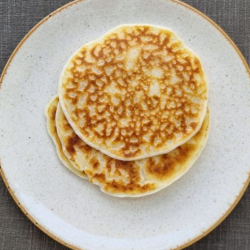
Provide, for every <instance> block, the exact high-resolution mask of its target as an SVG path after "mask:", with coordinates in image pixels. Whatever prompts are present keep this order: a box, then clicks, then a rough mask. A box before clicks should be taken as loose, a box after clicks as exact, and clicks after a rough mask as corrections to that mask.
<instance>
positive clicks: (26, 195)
mask: <svg viewBox="0 0 250 250" xmlns="http://www.w3.org/2000/svg"><path fill="white" fill-rule="evenodd" d="M124 23H130V24H133V23H148V24H154V25H161V26H165V27H167V28H170V29H172V30H173V31H174V32H175V33H176V34H177V35H178V36H179V37H180V38H182V40H183V41H184V43H185V44H186V45H187V46H188V47H189V48H191V49H192V50H193V51H194V52H195V53H196V54H198V55H199V57H200V58H201V60H202V62H203V66H204V70H205V73H206V76H207V79H208V82H209V88H210V92H209V107H210V112H211V130H210V138H209V140H208V143H207V145H206V148H205V150H204V151H203V153H202V155H201V157H200V158H199V160H198V161H197V162H196V163H195V165H194V166H193V167H192V169H191V170H190V171H189V172H188V173H187V174H186V175H185V176H184V177H182V178H181V179H180V180H178V181H177V182H176V183H174V184H173V185H172V186H170V187H168V188H167V189H165V190H163V191H161V192H159V193H156V194H154V195H151V196H148V197H144V198H140V199H119V198H115V197H110V196H107V195H105V194H103V193H101V192H100V191H99V189H98V188H97V187H95V186H94V185H90V184H89V183H87V182H86V181H83V180H82V179H80V178H78V177H77V176H75V175H73V174H72V173H71V172H69V171H68V170H67V169H66V168H64V167H63V166H62V165H61V163H60V161H59V160H58V158H57V155H56V152H55V148H54V145H53V143H52V141H51V139H50V138H49V135H48V133H47V131H46V119H45V116H44V108H45V106H46V104H47V103H48V102H49V100H50V98H51V97H52V96H53V95H54V94H56V92H57V82H58V80H59V76H60V73H61V70H62V68H63V66H64V64H65V63H66V62H67V59H68V58H69V56H70V55H71V54H72V53H73V52H74V51H76V50H77V49H78V48H79V47H80V46H81V45H82V44H84V43H86V42H88V41H91V40H94V39H96V38H98V37H99V36H100V35H102V34H104V33H105V32H107V31H108V30H110V29H111V28H113V27H115V26H117V25H119V24H124ZM0 82H2V84H1V89H0V121H1V122H0V138H1V140H0V159H1V174H2V177H3V179H4V181H5V183H6V185H7V187H8V188H9V190H10V193H11V194H12V196H13V198H14V199H15V201H16V202H17V204H18V205H19V206H20V207H21V209H22V210H23V211H24V212H25V213H26V215H27V216H28V217H29V218H30V219H31V220H32V221H33V222H34V223H35V224H36V225H37V226H38V227H39V228H40V229H42V230H43V231H44V232H45V233H47V234H48V235H50V236H51V237H53V238H54V239H56V240H57V241H59V242H61V243H63V244H65V245H67V246H69V247H71V248H72V249H88V250H121V249H126V250H132V249H136V250H151V249H155V250H169V249H181V248H183V247H186V246H187V245H189V244H191V243H193V242H194V241H196V240H198V239H199V238H201V237H203V236H204V235H206V234H207V233H208V232H209V231H211V230H212V229H213V228H214V227H215V226H216V225H218V224H219V223H220V222H221V221H222V220H223V219H224V218H225V217H226V215H228V214H229V212H230V211H231V210H232V209H233V208H234V206H235V205H236V204H237V202H238V201H239V199H240V197H241V196H242V194H243V192H244V190H245V189H246V187H247V185H248V183H249V172H250V152H249V148H250V129H249V127H250V85H249V82H250V77H249V69H248V66H247V64H246V63H245V61H244V59H243V57H242V56H241V54H240V52H239V51H238V50H237V48H236V47H235V46H234V44H233V43H232V42H231V41H230V40H229V39H228V37H227V36H226V35H225V34H223V32H222V31H221V30H220V29H219V28H218V27H217V26H216V25H215V24H213V23H212V22H211V20H209V19H208V18H206V17H205V16H204V15H202V14H201V13H199V12H197V11H195V10H194V9H192V8H191V7H189V6H187V5H185V4H182V3H180V2H174V1H168V0H128V1H123V0H105V1H103V0H86V1H76V2H74V3H71V4H69V5H67V6H65V7H63V8H61V10H60V11H56V12H54V13H53V14H52V15H51V17H47V18H46V19H44V20H43V21H42V22H41V23H40V24H39V25H37V26H36V27H35V28H34V29H33V30H32V31H31V32H30V34H29V35H28V36H26V37H25V39H24V40H23V41H22V42H21V44H20V45H19V46H18V48H17V49H16V50H15V51H14V54H13V55H12V57H11V59H10V60H9V62H8V64H7V66H6V68H5V70H4V72H3V75H2V78H1V80H0Z"/></svg>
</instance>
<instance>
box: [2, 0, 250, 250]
mask: <svg viewBox="0 0 250 250" xmlns="http://www.w3.org/2000/svg"><path fill="white" fill-rule="evenodd" d="M84 1H86V0H74V1H72V2H69V3H67V4H65V5H63V6H61V7H59V8H58V9H56V10H54V11H53V12H51V13H50V14H48V15H47V16H45V17H44V18H43V19H42V20H40V21H39V22H38V23H37V24H36V25H35V26H34V27H33V28H32V29H31V30H30V31H29V32H28V33H27V34H26V35H25V36H24V37H23V38H22V40H21V41H20V42H19V43H18V45H17V46H16V47H15V49H14V51H13V52H12V54H11V56H10V57H9V59H8V61H7V63H6V64H5V66H4V68H3V71H2V74H1V76H0V91H1V85H2V82H3V80H4V76H5V75H6V73H7V70H8V68H9V66H10V64H11V62H12V60H13V58H14V57H15V55H16V53H17V52H18V50H19V49H20V48H21V47H22V45H23V44H24V43H25V42H26V40H27V39H28V38H29V36H30V35H32V33H33V32H34V31H36V29H37V28H39V27H40V26H41V25H42V24H44V23H45V22H46V21H48V20H49V19H50V18H51V17H53V16H55V15H56V14H58V13H60V12H61V11H63V10H66V9H67V8H68V7H70V6H73V5H75V4H78V3H80V2H84ZM165 1H167V2H171V3H175V4H178V5H181V6H182V7H184V8H186V9H188V10H190V11H192V12H194V13H196V14H198V15H199V16H200V17H202V18H203V19H205V20H207V21H208V22H209V23H210V24H211V25H212V26H214V27H215V28H216V29H217V30H218V31H219V32H220V33H221V34H222V35H223V36H224V38H225V39H226V40H227V41H228V42H229V43H230V45H231V46H232V47H233V49H234V50H235V52H236V53H237V54H238V56H239V58H240V59H241V61H242V63H243V65H244V66H245V69H246V71H247V73H248V76H249V79H250V67H249V65H248V63H247V61H246V59H245V58H244V56H243V55H242V53H241V51H240V49H239V48H238V46H237V45H236V44H235V43H234V41H233V40H232V39H231V38H230V37H229V35H228V34H227V33H226V32H225V31H224V30H223V29H222V28H221V27H220V26H219V25H218V24H217V23H216V22H215V21H213V20H212V19H211V18H210V17H208V16H207V15H205V14H204V13H203V12H201V11H200V10H197V9H196V8H195V7H193V6H191V5H189V4H187V3H184V2H182V1H180V0H165ZM0 175H1V177H2V179H3V182H4V184H5V186H6V188H7V190H8V192H9V193H10V195H11V197H12V199H13V200H14V201H15V203H16V205H17V206H18V207H19V208H20V209H21V211H22V212H23V213H24V215H25V216H26V217H27V218H28V219H29V220H30V221H31V222H32V223H33V224H34V225H35V226H36V227H37V228H39V229H40V230H41V231H42V232H43V233H45V234H46V235H47V236H49V237H50V238H52V239H53V240H55V241H57V242H58V243H60V244H62V245H64V246H66V247H68V248H70V249H72V250H87V249H84V248H79V247H76V246H74V245H72V244H68V243H66V242H65V241H63V239H61V238H59V237H57V236H56V235H54V234H53V233H51V232H49V231H48V230H47V229H46V228H44V227H43V226H42V225H40V224H38V223H37V222H36V219H35V218H34V217H33V216H31V215H29V213H28V212H27V210H26V209H25V208H24V207H23V206H22V204H21V203H20V202H19V200H18V198H17V196H16V195H15V193H14V192H13V190H12V189H11V188H10V186H9V183H8V180H7V178H6V176H5V173H4V171H3V169H2V167H1V160H0ZM249 184H250V173H248V178H247V180H246V181H245V183H244V185H243V188H242V189H241V191H240V193H239V194H238V196H237V197H236V198H235V201H234V202H233V204H232V205H231V206H230V207H229V208H228V210H227V211H226V212H225V213H224V214H222V215H221V217H220V218H219V219H218V220H217V221H216V222H215V223H214V224H213V225H212V226H211V227H210V228H208V229H207V230H205V231H204V232H203V233H201V234H200V235H199V236H197V237H195V238H194V239H192V240H189V241H188V242H186V243H184V244H182V245H180V246H178V247H176V248H174V249H172V250H182V249H184V248H186V247H188V246H191V245H193V244H194V243H196V242H197V241H199V240H201V239H202V238H204V237H205V236H207V235H208V234H209V233H211V232H212V231H213V230H214V229H215V228H216V227H218V226H219V225H220V224H221V223H222V222H223V221H224V220H225V219H226V218H227V217H228V216H229V214H230V213H231V212H232V211H233V210H234V208H235V207H236V206H237V204H238V203H239V201H240V200H241V198H242V196H243V195H244V193H245V191H246V190H247V188H248V186H249Z"/></svg>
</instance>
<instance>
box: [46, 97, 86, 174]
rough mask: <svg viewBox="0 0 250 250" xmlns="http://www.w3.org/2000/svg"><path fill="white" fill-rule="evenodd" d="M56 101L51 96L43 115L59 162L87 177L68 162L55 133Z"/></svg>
mask: <svg viewBox="0 0 250 250" xmlns="http://www.w3.org/2000/svg"><path fill="white" fill-rule="evenodd" d="M58 102H59V100H58V97H57V96H55V97H53V98H52V100H51V101H50V102H49V104H48V105H47V107H46V110H45V115H46V117H47V129H48V132H49V135H50V137H51V138H52V140H53V142H54V143H55V145H56V149H57V153H58V156H59V158H60V160H61V162H62V163H63V164H64V166H65V167H67V168H68V169H69V170H70V171H71V172H73V173H74V174H76V175H78V176H79V177H81V178H84V179H87V175H86V174H85V172H84V171H79V170H77V169H75V168H74V167H73V166H72V164H71V163H70V161H69V160H68V158H67V157H66V156H65V154H64V153H63V150H62V144H61V141H60V139H59V137H58V135H57V129H56V120H55V117H56V109H57V105H58Z"/></svg>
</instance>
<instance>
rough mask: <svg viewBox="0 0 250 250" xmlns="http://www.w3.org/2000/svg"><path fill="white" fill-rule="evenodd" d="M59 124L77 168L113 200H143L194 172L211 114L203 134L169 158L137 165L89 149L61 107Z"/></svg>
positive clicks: (177, 149) (164, 157)
mask: <svg viewBox="0 0 250 250" xmlns="http://www.w3.org/2000/svg"><path fill="white" fill-rule="evenodd" d="M56 124H57V126H58V125H59V126H58V127H57V132H58V134H59V138H60V140H61V143H62V145H63V149H64V153H65V155H66V156H67V158H68V159H69V161H70V163H71V164H72V165H73V166H74V167H75V168H78V169H83V170H84V171H85V173H86V174H87V176H88V178H89V180H90V182H92V183H94V184H96V185H98V186H99V187H100V188H101V190H102V191H103V192H105V193H107V194H110V195H113V196H118V197H139V196H145V195H148V194H152V193H154V192H157V191H159V190H161V189H162V188H164V187H166V186H168V185H170V184H172V183H173V182H174V181H175V180H177V179H179V178H180V177H181V176H182V175H183V174H185V173H186V172H187V171H188V170H189V169H190V167H191V166H192V165H193V163H194V162H195V161H196V159H197V158H198V157H199V155H200V153H201V152H202V149H203V147H204V145H205V143H206V141H207V137H208V129H209V114H207V116H206V118H205V120H204V122H203V125H202V127H201V129H200V131H199V132H198V133H197V134H196V135H195V136H194V137H192V138H191V139H190V140H189V141H187V142H186V143H185V144H183V145H181V146H179V147H178V148H176V149H174V150H173V151H171V152H169V153H167V154H163V155H159V156H154V157H150V158H146V159H142V160H136V161H121V160H117V159H113V158H111V157H109V156H107V155H105V154H103V153H101V152H100V151H98V150H96V149H94V148H91V147H89V146H88V145H87V144H85V143H84V142H83V141H82V140H81V139H80V138H79V137H78V136H77V135H76V133H75V132H74V130H73V129H72V127H71V126H70V125H69V123H68V121H67V119H66V117H65V115H64V113H63V111H62V108H61V107H60V105H58V107H57V114H56Z"/></svg>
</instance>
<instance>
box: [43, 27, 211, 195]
mask: <svg viewBox="0 0 250 250" xmlns="http://www.w3.org/2000/svg"><path fill="white" fill-rule="evenodd" d="M207 96H208V88H207V83H206V80H205V76H204V72H203V69H202V65H201V62H200V60H199V58H198V57H197V56H196V55H195V54H194V53H193V52H192V51H190V50H189V49H188V48H187V47H185V46H184V44H183V42H182V41H181V40H180V38H178V37H177V36H176V35H175V34H174V33H173V31H170V30H168V29H166V28H163V27H158V26H151V25H123V26H119V27H116V28H114V29H112V30H111V31H110V32H108V33H107V34H105V35H104V36H102V37H100V38H99V39H97V40H95V41H92V42H90V43H87V44H85V45H84V46H83V47H81V48H80V49H79V50H78V51H77V52H76V53H74V55H73V56H72V57H71V58H70V59H69V61H68V62H67V63H66V65H65V67H64V69H63V72H62V75H61V77H60V81H59V89H58V95H57V96H55V97H54V98H53V99H52V100H51V101H50V103H49V104H48V105H47V107H46V116H47V125H48V131H49V134H50V136H51V137H52V139H53V141H54V143H55V145H56V148H57V153H58V155H59V158H60V159H61V161H62V163H63V164H64V165H65V166H66V167H67V168H68V169H69V170H71V171H72V172H73V173H75V174H76V175H78V176H80V177H82V178H84V179H87V180H89V182H90V183H93V184H96V185H98V186H99V187H100V189H101V190H102V191H103V192H105V193H107V194H109V195H113V196H118V197H141V196H145V195H148V194H152V193H155V192H157V191H159V190H161V189H163V188H165V187H167V186H169V185H170V184H172V183H173V182H174V181H176V180H177V179H179V178H180V177H181V176H182V175H184V174H185V173H186V172H187V171H188V170H189V169H190V167H191V166H192V165H193V164H194V162H195V161H196V160H197V158H198V157H199V155H200V154H201V152H202V150H203V148H204V146H205V143H206V141H207V137H208V130H209V113H208V108H207Z"/></svg>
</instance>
